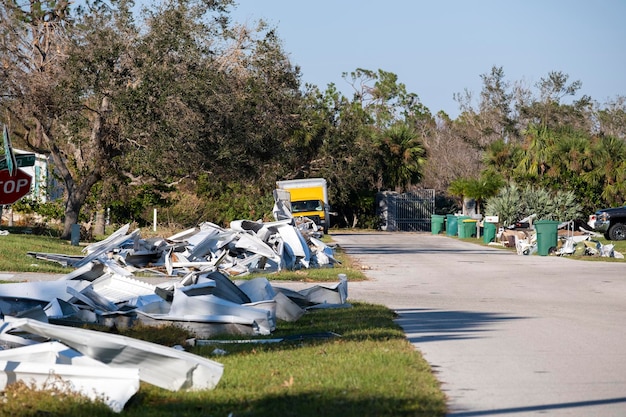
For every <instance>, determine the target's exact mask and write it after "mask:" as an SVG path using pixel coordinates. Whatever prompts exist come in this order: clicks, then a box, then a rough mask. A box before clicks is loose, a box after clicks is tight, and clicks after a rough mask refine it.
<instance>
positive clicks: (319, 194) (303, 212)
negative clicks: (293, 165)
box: [276, 178, 330, 234]
mask: <svg viewBox="0 0 626 417" xmlns="http://www.w3.org/2000/svg"><path fill="white" fill-rule="evenodd" d="M276 187H277V189H279V190H285V191H287V192H289V203H290V208H291V213H292V215H293V216H294V217H307V218H309V219H310V220H312V221H313V222H314V223H315V224H316V225H317V226H318V227H320V228H321V229H322V230H323V231H324V233H325V234H326V233H328V228H329V227H330V213H329V212H330V205H329V204H328V188H327V185H326V180H325V179H324V178H305V179H297V180H283V181H277V182H276Z"/></svg>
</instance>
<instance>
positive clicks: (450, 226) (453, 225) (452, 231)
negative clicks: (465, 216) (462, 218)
mask: <svg viewBox="0 0 626 417" xmlns="http://www.w3.org/2000/svg"><path fill="white" fill-rule="evenodd" d="M458 229H459V223H458V217H457V216H455V215H454V214H448V215H447V216H446V235H448V236H456V235H457V234H458Z"/></svg>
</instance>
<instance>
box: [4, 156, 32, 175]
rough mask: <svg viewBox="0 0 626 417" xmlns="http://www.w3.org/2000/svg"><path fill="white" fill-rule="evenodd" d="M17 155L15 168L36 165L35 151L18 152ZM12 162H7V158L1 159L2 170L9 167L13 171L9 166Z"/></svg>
mask: <svg viewBox="0 0 626 417" xmlns="http://www.w3.org/2000/svg"><path fill="white" fill-rule="evenodd" d="M14 156H15V168H23V167H32V166H33V165H35V154H34V153H22V154H19V153H16V154H14ZM9 165H10V164H7V160H6V158H2V159H0V171H4V170H6V169H8V170H9V171H11V168H10V167H9Z"/></svg>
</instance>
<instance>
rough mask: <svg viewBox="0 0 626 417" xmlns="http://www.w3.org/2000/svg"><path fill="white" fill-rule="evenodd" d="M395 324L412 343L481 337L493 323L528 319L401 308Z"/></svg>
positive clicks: (489, 329) (466, 312) (471, 312)
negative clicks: (400, 327)
mask: <svg viewBox="0 0 626 417" xmlns="http://www.w3.org/2000/svg"><path fill="white" fill-rule="evenodd" d="M395 311H396V313H398V318H397V319H396V323H398V324H399V325H400V326H402V329H403V330H404V332H405V333H406V335H407V338H408V340H409V341H410V342H411V343H422V342H433V341H441V340H462V339H475V338H478V337H482V335H483V334H484V333H485V332H489V331H492V330H493V329H491V328H490V327H492V326H493V324H494V323H497V322H501V321H503V320H519V319H525V318H528V317H519V316H511V315H507V314H498V313H484V312H473V311H447V310H432V309H399V310H395Z"/></svg>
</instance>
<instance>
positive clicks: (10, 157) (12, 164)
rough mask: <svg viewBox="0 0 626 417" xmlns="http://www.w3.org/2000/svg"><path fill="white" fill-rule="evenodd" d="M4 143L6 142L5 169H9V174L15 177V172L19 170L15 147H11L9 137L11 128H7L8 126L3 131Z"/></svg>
mask: <svg viewBox="0 0 626 417" xmlns="http://www.w3.org/2000/svg"><path fill="white" fill-rule="evenodd" d="M2 142H4V160H5V163H6V167H5V168H4V169H8V170H9V174H10V175H14V174H15V170H17V162H16V161H15V155H14V154H13V146H11V138H10V137H9V128H7V125H4V129H3V130H2Z"/></svg>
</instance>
